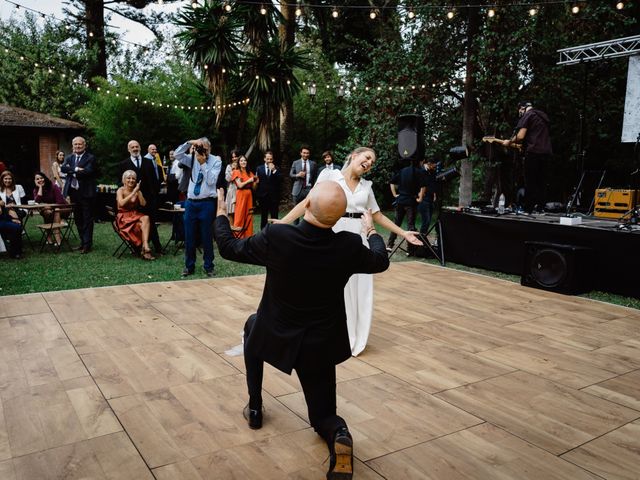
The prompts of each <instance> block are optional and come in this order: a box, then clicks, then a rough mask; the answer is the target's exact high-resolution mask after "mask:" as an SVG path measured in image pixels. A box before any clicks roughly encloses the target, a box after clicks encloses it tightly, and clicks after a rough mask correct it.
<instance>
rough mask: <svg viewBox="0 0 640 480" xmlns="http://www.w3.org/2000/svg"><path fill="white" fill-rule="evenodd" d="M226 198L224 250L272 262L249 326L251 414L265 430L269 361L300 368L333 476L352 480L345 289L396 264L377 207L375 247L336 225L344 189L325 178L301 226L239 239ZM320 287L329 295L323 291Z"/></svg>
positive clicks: (253, 423) (367, 220) (219, 228)
mask: <svg viewBox="0 0 640 480" xmlns="http://www.w3.org/2000/svg"><path fill="white" fill-rule="evenodd" d="M218 195H219V196H218V216H217V218H216V222H215V232H216V241H217V242H218V248H219V250H220V255H222V257H223V258H228V259H230V260H235V261H238V262H243V263H252V264H256V265H264V266H266V267H267V278H266V281H265V287H264V292H263V294H262V300H261V301H260V305H259V307H258V312H257V313H256V314H255V315H251V316H250V317H249V319H248V320H247V323H246V324H245V328H244V332H245V333H244V335H245V337H244V338H245V341H244V359H245V366H246V371H247V386H248V390H249V404H248V405H247V406H246V407H245V410H244V415H245V418H246V419H247V421H248V424H249V427H250V428H252V429H258V428H261V427H262V393H261V391H262V374H263V362H265V361H266V362H268V363H270V364H271V365H273V366H274V367H276V368H277V369H279V370H281V371H283V372H284V373H287V374H291V371H292V369H294V368H295V369H296V372H297V374H298V378H299V379H300V384H301V385H302V389H303V391H304V396H305V400H306V402H307V409H308V415H309V422H310V423H311V426H312V427H313V428H314V429H315V431H316V432H317V433H318V434H319V435H320V436H321V437H322V438H323V439H324V440H325V441H326V442H327V446H328V448H329V454H330V464H329V472H328V473H327V478H329V479H338V478H341V479H347V478H351V477H352V474H353V455H352V449H353V440H352V438H351V434H350V433H349V430H348V428H347V424H346V422H345V421H344V419H342V418H341V417H340V416H338V415H337V414H336V368H335V366H336V365H337V364H339V363H342V362H344V361H345V360H347V359H348V358H349V357H351V347H350V345H349V334H348V333H347V321H346V313H345V306H344V286H345V284H346V283H347V281H348V280H349V277H350V276H351V275H353V274H354V273H377V272H382V271H384V270H386V269H387V268H388V267H389V259H388V257H387V253H386V250H385V246H384V240H383V239H382V237H381V236H380V235H378V234H377V232H376V230H375V228H374V226H373V219H372V217H371V213H370V212H365V213H364V214H363V216H362V223H363V230H364V232H365V233H366V235H367V237H368V239H369V245H370V249H369V248H367V247H365V246H364V245H363V244H362V238H361V237H360V235H357V234H355V233H351V232H337V233H336V232H334V231H333V230H332V229H331V227H333V225H335V223H336V222H337V221H338V220H339V219H340V218H341V217H342V215H344V213H345V211H346V206H347V199H346V195H345V193H344V190H343V189H342V187H340V185H338V184H337V183H335V182H331V181H327V182H322V183H320V184H318V185H316V186H315V187H314V188H313V189H312V190H311V191H310V193H309V195H308V197H307V201H306V206H305V214H304V219H303V221H302V222H301V223H300V224H299V225H295V226H294V225H286V224H279V223H276V224H271V225H267V226H266V227H265V228H264V229H263V230H262V231H261V232H260V233H258V234H257V235H254V236H253V237H249V238H246V239H236V238H235V237H234V236H233V234H232V232H231V228H230V226H229V220H228V218H227V216H226V204H225V202H224V199H222V198H220V197H221V196H223V195H224V194H223V192H222V190H220V191H219V193H218ZM300 259H304V268H300ZM309 272H312V274H311V275H310V274H309ZM319 291H322V292H323V294H322V295H318V294H317V292H319Z"/></svg>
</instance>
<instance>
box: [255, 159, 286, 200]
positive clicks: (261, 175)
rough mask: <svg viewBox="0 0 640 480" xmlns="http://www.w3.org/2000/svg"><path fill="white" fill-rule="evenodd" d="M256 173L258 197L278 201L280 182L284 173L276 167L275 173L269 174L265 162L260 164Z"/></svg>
mask: <svg viewBox="0 0 640 480" xmlns="http://www.w3.org/2000/svg"><path fill="white" fill-rule="evenodd" d="M256 175H258V180H260V181H259V182H258V189H257V191H256V195H257V196H258V198H262V199H265V198H267V199H269V201H273V202H277V201H279V200H280V182H281V180H282V175H280V169H278V168H277V169H276V171H275V173H272V174H271V175H269V176H267V168H266V166H265V164H264V163H263V164H262V165H258V168H256Z"/></svg>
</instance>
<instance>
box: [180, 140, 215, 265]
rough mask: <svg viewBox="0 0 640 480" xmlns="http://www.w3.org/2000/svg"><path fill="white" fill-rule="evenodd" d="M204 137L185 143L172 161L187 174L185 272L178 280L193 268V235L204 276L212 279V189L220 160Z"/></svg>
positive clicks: (213, 197)
mask: <svg viewBox="0 0 640 480" xmlns="http://www.w3.org/2000/svg"><path fill="white" fill-rule="evenodd" d="M210 152H211V142H209V140H208V139H207V138H206V137H202V138H199V139H197V140H189V141H187V142H185V143H183V144H182V145H180V146H179V147H178V148H176V149H175V152H174V154H175V158H176V159H177V160H178V162H180V164H181V166H182V167H183V168H184V169H185V174H186V173H187V172H189V187H188V189H187V201H186V202H185V205H184V208H185V211H184V236H185V253H184V263H185V268H184V270H183V271H182V277H187V276H189V275H193V273H194V271H195V266H196V231H199V232H200V241H201V244H202V250H203V260H204V273H205V275H206V276H207V277H212V276H213V229H212V225H213V220H214V218H215V215H216V201H217V200H216V199H217V197H218V193H217V191H216V186H217V182H218V177H219V176H220V171H221V170H222V160H221V159H220V157H218V156H215V155H211V153H210Z"/></svg>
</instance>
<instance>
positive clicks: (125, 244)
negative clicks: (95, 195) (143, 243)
mask: <svg viewBox="0 0 640 480" xmlns="http://www.w3.org/2000/svg"><path fill="white" fill-rule="evenodd" d="M105 208H106V210H107V215H108V216H109V218H110V219H111V227H112V228H113V231H114V232H115V234H116V235H118V238H119V239H120V245H118V248H116V249H115V251H114V252H113V254H112V256H114V257H118V258H121V257H122V255H123V254H124V252H126V251H127V250H128V251H129V252H131V255H134V256H138V255H139V254H140V251H139V249H138V247H136V246H135V245H134V244H133V243H131V242H130V241H129V240H128V239H127V238H126V237H125V236H124V235H123V234H122V232H121V231H120V227H118V222H117V221H116V212H115V211H114V209H113V207H110V206H109V205H107V206H105Z"/></svg>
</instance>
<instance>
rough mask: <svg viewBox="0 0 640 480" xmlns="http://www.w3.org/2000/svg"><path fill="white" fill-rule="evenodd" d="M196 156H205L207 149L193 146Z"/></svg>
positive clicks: (201, 146) (202, 146)
mask: <svg viewBox="0 0 640 480" xmlns="http://www.w3.org/2000/svg"><path fill="white" fill-rule="evenodd" d="M194 147H195V149H196V152H197V153H198V155H206V153H207V149H206V147H205V146H204V145H194Z"/></svg>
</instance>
